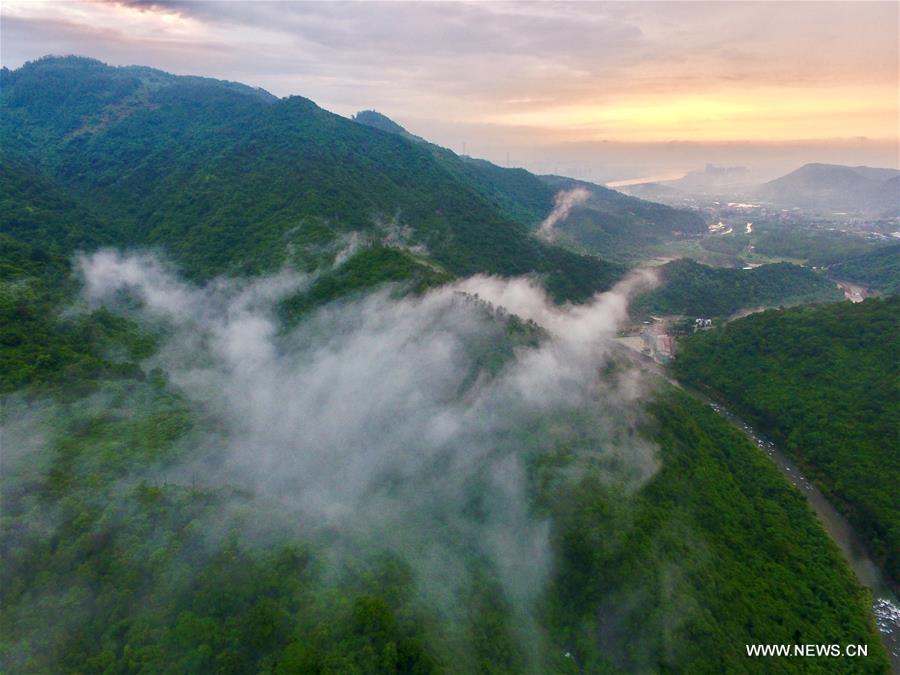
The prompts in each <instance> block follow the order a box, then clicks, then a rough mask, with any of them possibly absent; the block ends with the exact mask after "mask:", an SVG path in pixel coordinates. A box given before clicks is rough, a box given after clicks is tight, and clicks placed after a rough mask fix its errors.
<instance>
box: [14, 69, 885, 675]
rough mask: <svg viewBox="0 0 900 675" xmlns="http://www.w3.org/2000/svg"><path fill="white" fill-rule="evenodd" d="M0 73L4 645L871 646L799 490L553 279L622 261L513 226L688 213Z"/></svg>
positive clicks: (120, 89)
mask: <svg viewBox="0 0 900 675" xmlns="http://www.w3.org/2000/svg"><path fill="white" fill-rule="evenodd" d="M0 104H2V130H0V133H2V135H0V146H2V154H0V159H2V167H0V169H2V170H0V189H2V194H0V200H2V201H0V206H2V209H0V424H2V434H3V444H4V447H3V470H2V471H0V505H2V512H0V551H2V558H3V566H2V570H0V670H2V671H3V672H9V673H19V672H21V673H53V674H55V673H59V672H83V673H93V672H107V673H131V672H136V673H138V672H143V673H156V672H177V673H181V672H189V673H249V672H260V673H272V674H284V675H287V674H289V673H307V672H312V673H338V672H339V673H360V674H362V673H365V674H368V673H432V672H434V673H459V672H466V673H467V672H471V673H476V672H478V673H483V672H490V673H496V674H501V673H525V672H532V673H533V672H540V673H545V672H546V673H579V672H590V673H604V672H609V673H616V672H697V673H713V672H740V671H743V670H746V669H747V668H748V666H747V663H748V657H747V656H746V655H745V650H744V645H746V644H757V643H765V644H788V643H796V644H807V643H810V644H832V643H841V644H865V645H867V646H868V650H869V652H868V653H869V655H868V657H865V658H861V659H855V660H853V661H852V662H849V661H844V660H842V659H838V660H834V659H827V662H826V660H825V659H818V658H817V659H815V660H814V661H811V660H809V659H784V660H782V661H779V662H778V667H779V668H781V669H782V670H783V671H784V672H806V671H808V669H809V667H810V663H813V664H814V665H813V667H816V668H817V667H821V668H823V669H824V668H826V667H828V666H829V665H831V664H832V663H834V662H835V661H839V665H838V668H839V670H845V671H847V672H851V671H852V672H867V673H868V672H870V673H883V672H885V671H886V670H887V668H888V667H889V666H888V661H887V657H886V655H885V652H884V650H883V647H882V646H881V644H880V642H879V638H878V632H877V629H876V627H875V625H874V623H873V620H872V615H871V611H870V607H871V598H870V596H869V595H868V593H867V592H866V591H865V590H864V589H863V588H861V587H860V585H859V584H858V582H857V581H856V579H855V578H854V577H853V575H852V573H851V572H850V570H849V568H848V567H847V565H846V564H845V562H844V561H843V560H842V559H841V557H840V554H839V552H838V550H837V549H836V547H835V546H834V545H833V543H832V542H831V541H830V540H829V539H828V537H827V535H826V534H825V532H824V531H823V530H822V528H821V526H820V525H819V524H818V522H817V521H816V519H815V517H814V515H813V513H812V512H811V511H810V509H809V507H808V505H807V504H806V503H805V501H804V499H803V497H802V495H801V494H799V493H798V492H797V491H796V490H794V489H793V488H792V487H791V486H790V485H789V484H788V483H786V482H785V481H784V480H783V479H782V478H781V477H780V476H779V474H778V472H777V469H776V468H775V467H774V466H773V465H772V464H771V463H770V462H769V461H768V460H767V458H766V457H765V456H764V455H762V454H761V453H759V452H758V450H757V449H756V448H755V447H754V446H753V445H752V444H751V443H750V442H749V441H748V440H747V439H746V438H745V437H744V436H743V435H742V434H741V433H739V432H738V431H737V430H735V429H734V428H733V427H732V426H731V425H730V424H729V423H728V422H727V421H725V420H724V419H722V418H720V417H719V416H717V415H716V414H715V413H714V412H712V411H711V410H710V409H709V408H708V407H707V406H705V405H703V404H701V403H700V402H699V401H697V400H696V399H694V398H692V397H690V396H689V395H687V394H685V393H683V392H680V391H677V390H675V389H674V388H672V387H671V386H669V385H667V384H666V383H665V382H664V381H662V379H661V378H656V377H653V376H650V375H648V374H646V373H642V372H640V371H638V370H637V369H635V368H634V367H633V365H632V363H631V361H630V359H629V358H627V357H626V356H625V355H624V354H623V353H622V352H620V351H619V348H618V347H616V346H615V345H614V342H613V340H612V336H613V335H614V332H615V327H616V325H617V323H618V322H621V321H624V320H625V319H626V316H625V315H626V310H625V305H626V303H627V291H626V290H623V287H617V290H615V291H614V293H612V294H609V295H607V296H600V297H599V298H596V299H594V300H592V301H591V302H589V303H583V304H566V303H560V301H562V300H569V301H572V302H578V301H582V300H584V299H585V298H589V297H591V296H592V294H593V293H594V292H595V291H597V290H601V289H606V288H609V287H610V285H611V284H613V282H614V281H615V280H616V279H618V278H619V277H621V276H622V275H623V273H624V271H625V268H624V266H621V265H618V264H611V263H607V262H603V261H602V260H600V259H598V258H595V257H591V256H586V255H578V254H575V253H573V252H571V251H569V250H566V249H563V248H560V247H558V246H555V245H552V244H550V243H547V242H545V241H542V240H541V239H539V238H538V237H536V236H535V235H534V229H535V227H536V225H537V223H538V222H539V221H540V220H541V219H543V218H545V217H546V216H547V213H548V212H549V210H550V209H551V208H552V207H553V196H554V194H555V193H556V192H557V191H559V190H560V189H574V188H577V187H584V189H587V190H589V196H588V199H587V201H586V202H585V203H584V204H583V207H582V208H579V209H578V210H575V211H573V214H572V216H571V218H573V219H574V221H573V222H579V219H580V218H588V219H589V218H593V217H594V216H590V215H587V214H588V212H593V213H595V214H601V215H602V214H603V213H607V215H608V216H609V218H610V220H609V221H606V222H610V223H613V222H617V223H618V226H617V227H620V228H621V231H622V232H623V233H624V232H626V231H627V230H628V228H629V227H630V226H631V225H634V226H635V227H636V228H637V229H638V230H640V231H641V232H643V234H641V235H640V236H639V237H637V239H639V240H640V242H644V241H646V240H648V238H649V239H653V238H655V237H657V236H658V237H659V238H665V237H668V236H673V235H672V231H671V229H669V228H671V227H673V223H680V225H678V227H684V228H689V227H693V226H695V225H696V222H697V221H696V220H695V217H694V216H692V215H690V214H687V215H685V214H684V213H683V212H677V211H673V210H665V209H657V207H656V206H655V205H652V204H648V203H646V202H640V201H638V200H628V199H627V198H624V197H621V196H619V195H618V194H617V193H614V192H611V191H605V190H603V189H602V188H598V187H597V186H589V185H588V186H584V184H578V183H572V182H568V181H566V180H565V179H558V178H553V177H545V178H536V177H534V176H532V175H531V174H529V173H528V172H525V171H522V170H508V169H503V168H501V167H497V166H495V165H492V164H489V163H485V162H479V161H477V160H469V159H461V158H458V157H456V156H455V155H453V153H450V152H449V151H447V150H443V149H439V148H436V147H435V146H432V145H430V144H428V143H426V142H423V141H418V140H414V139H409V138H406V137H404V136H403V135H402V134H400V135H398V134H397V133H396V131H397V130H396V129H393V128H390V125H386V123H385V122H384V120H375V121H377V122H378V124H379V125H380V126H382V127H385V126H387V127H388V129H387V130H386V131H385V130H383V129H377V128H372V127H369V126H365V125H364V124H361V123H357V121H352V120H347V119H344V118H341V117H338V116H336V115H332V114H330V113H328V112H326V111H324V110H321V109H320V108H318V107H317V106H316V105H315V104H313V103H312V102H311V101H308V100H306V99H303V98H300V97H292V98H287V99H276V98H275V97H273V96H271V95H269V94H267V93H266V92H263V91H260V90H257V89H253V88H250V87H245V86H243V85H239V84H234V83H227V82H218V81H213V80H206V79H202V78H189V77H187V78H186V77H175V76H171V75H168V74H166V73H162V72H160V71H155V70H151V69H147V68H140V67H129V68H110V67H108V66H105V65H103V64H101V63H99V62H97V61H93V60H90V59H82V58H71V57H70V58H47V59H42V60H41V61H38V62H34V63H31V64H27V65H26V66H24V67H23V68H21V69H19V70H16V71H9V70H3V72H2V80H0ZM366 119H368V120H369V121H370V122H371V121H372V120H373V117H372V116H371V115H363V119H358V121H359V122H364V121H365V120H366ZM535 186H538V187H535ZM604 209H607V211H604ZM597 217H598V218H599V217H600V215H598V216H597ZM604 217H606V216H604ZM670 218H671V219H672V220H669V219H670ZM680 219H683V220H680ZM692 224H693V225H692ZM566 227H567V225H566V222H563V223H562V224H560V231H561V232H562V235H563V236H565V237H568V236H570V235H569V233H567V232H566ZM571 239H572V240H575V239H576V237H575V236H574V235H572V236H571ZM625 239H627V237H626V235H625V234H622V241H624V240H625ZM629 241H631V242H634V241H635V239H634V238H632V239H629ZM567 243H569V244H571V241H570V242H567ZM615 246H616V247H617V250H619V251H620V252H621V251H623V250H624V249H622V248H621V246H620V245H619V243H617V244H616V245H615ZM637 246H638V247H640V246H643V243H639V244H637ZM585 247H587V245H586V244H585ZM170 263H171V265H170ZM681 265H682V266H683V263H681ZM776 267H777V266H776ZM673 268H675V269H677V268H678V265H675V266H673ZM779 269H780V268H779ZM477 272H486V273H493V274H497V275H500V276H502V277H510V276H512V275H527V276H528V278H529V279H531V280H534V279H537V280H538V281H541V282H543V287H546V288H547V290H548V291H549V292H550V293H551V294H552V299H548V298H547V297H546V296H545V294H544V291H543V290H542V288H543V287H542V286H541V285H539V284H537V285H535V284H532V283H531V282H530V281H527V280H523V279H508V278H507V279H498V278H493V277H492V278H485V277H482V276H477V275H475V276H468V278H464V277H467V275H473V273H477ZM737 272H740V271H737ZM782 272H784V274H785V275H786V276H790V274H793V273H794V270H793V268H792V269H791V270H790V271H788V270H786V269H785V270H782ZM702 273H703V274H705V272H702ZM805 274H807V272H806V271H804V272H803V275H805ZM809 274H812V273H811V272H809ZM816 279H818V277H816ZM801 281H802V280H801ZM811 287H812V286H811ZM516 312H518V313H516ZM538 319H540V320H541V321H545V323H546V325H544V324H543V323H541V324H540V325H539V323H537V321H538ZM876 426H877V425H876ZM877 428H878V429H881V427H877ZM769 663H771V662H769ZM754 665H755V664H754Z"/></svg>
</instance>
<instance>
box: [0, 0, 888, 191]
mask: <svg viewBox="0 0 900 675" xmlns="http://www.w3.org/2000/svg"><path fill="white" fill-rule="evenodd" d="M898 11H900V6H898V4H896V3H889V2H888V3H856V2H853V3H847V2H831V3H777V4H773V3H765V4H763V5H760V4H753V3H741V2H735V3H692V2H691V3H687V2H663V3H571V4H570V3H552V4H551V3H465V4H462V3H429V4H418V3H417V4H412V3H328V4H325V3H288V2H279V3H265V2H263V3H246V2H227V3H217V2H203V3H197V2H185V1H183V0H126V1H122V2H108V1H104V0H82V1H80V2H67V3H59V2H41V1H28V2H24V1H19V0H8V1H7V2H5V3H4V6H3V12H2V28H3V37H4V39H3V42H2V51H0V61H2V64H3V65H4V66H5V67H9V68H12V69H15V68H17V67H19V66H21V65H22V64H23V63H24V62H26V61H29V60H34V59H36V58H39V57H41V56H43V55H46V54H60V55H66V54H78V55H83V56H89V57H93V58H97V59H99V60H101V61H104V62H106V63H110V64H112V65H146V66H151V67H155V68H160V69H162V70H166V71H168V72H172V73H175V74H182V75H185V74H192V75H203V76H209V77H216V78H220V79H228V80H235V81H239V82H243V83H246V84H249V85H251V86H259V87H262V88H264V89H266V90H268V91H271V92H272V93H273V94H275V95H278V96H286V95H292V94H297V95H301V96H305V97H308V98H310V99H312V100H313V101H315V102H316V103H317V104H319V105H320V106H322V107H323V108H326V109H328V110H331V111H333V112H336V113H338V114H341V115H345V116H350V115H352V114H353V113H355V112H357V111H359V110H363V109H375V110H378V111H379V112H382V113H384V114H385V115H387V116H389V117H391V118H392V119H394V120H395V121H397V122H398V123H400V124H401V125H403V126H404V127H406V128H407V129H408V130H409V131H411V132H412V133H414V134H417V135H421V136H423V137H425V138H426V139H428V140H430V141H432V142H435V143H437V144H439V145H443V146H445V147H448V148H450V149H452V150H454V151H455V152H457V153H460V154H468V155H471V156H473V157H481V158H485V159H489V160H491V161H494V162H496V163H498V164H501V165H508V166H522V167H524V168H526V169H529V170H531V171H534V172H536V173H559V174H563V175H570V176H575V177H578V178H582V179H586V180H593V181H597V182H607V181H611V180H622V179H630V178H637V177H642V176H657V175H677V174H678V173H679V172H684V171H688V170H692V169H700V168H702V167H703V166H704V165H705V164H707V163H713V164H718V165H729V166H747V167H750V168H752V169H754V170H755V174H754V175H755V176H756V177H757V178H759V179H767V178H771V177H775V176H776V175H779V174H783V173H786V172H788V171H790V170H793V169H795V168H797V167H799V166H801V165H802V164H805V163H808V162H826V163H837V164H850V165H869V166H885V167H892V168H900V149H898V148H900V146H898V137H900V132H898V119H900V117H898V116H900V106H898V93H900V89H898V82H900V73H898V35H897V31H896V26H897V23H898V18H900V16H898ZM825 45H827V48H824V47H823V46H825Z"/></svg>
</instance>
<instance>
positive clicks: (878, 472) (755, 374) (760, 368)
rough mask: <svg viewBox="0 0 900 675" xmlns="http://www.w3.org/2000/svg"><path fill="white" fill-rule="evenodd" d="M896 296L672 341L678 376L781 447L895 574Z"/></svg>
mask: <svg viewBox="0 0 900 675" xmlns="http://www.w3.org/2000/svg"><path fill="white" fill-rule="evenodd" d="M898 321H900V297H898V296H891V297H889V298H886V299H884V300H881V299H869V300H866V301H864V302H861V303H858V304H853V303H849V302H842V303H835V304H831V305H825V306H822V307H809V308H794V309H789V310H781V311H768V312H763V313H761V314H755V315H753V316H749V317H746V318H744V319H739V320H737V321H733V322H731V323H729V324H726V325H725V326H724V327H722V328H720V329H716V330H712V331H707V332H705V333H698V334H695V335H693V336H690V337H688V338H686V339H684V340H683V341H682V342H681V343H680V350H679V355H678V358H677V359H676V361H675V370H676V372H677V373H678V375H679V377H681V378H684V380H685V381H687V382H690V383H692V384H694V385H696V386H698V387H700V388H707V389H709V390H711V391H713V392H716V393H718V394H719V395H720V396H721V397H723V398H725V399H726V400H728V401H730V402H732V403H733V404H734V405H735V406H737V407H738V409H739V410H741V411H742V412H743V413H746V414H747V415H748V416H749V417H750V418H751V419H753V420H755V421H756V422H757V423H758V424H759V427H760V429H762V430H763V431H764V432H765V433H766V434H768V435H770V436H771V437H772V438H773V439H775V440H776V441H777V442H778V443H779V445H781V446H782V447H784V448H785V449H786V450H787V451H788V453H790V454H791V455H792V456H793V457H794V458H795V459H796V460H797V462H798V463H799V464H801V465H802V466H803V467H804V468H805V469H807V470H808V473H807V475H808V476H810V477H812V478H814V479H816V481H817V482H818V483H819V485H820V486H821V487H822V490H823V492H825V494H826V496H828V497H829V499H831V500H833V501H834V503H835V505H836V506H837V507H838V508H839V509H840V510H842V511H843V512H844V513H846V514H847V515H848V517H849V519H850V521H851V522H852V523H853V524H854V526H855V528H856V529H857V530H858V531H859V532H861V533H862V535H863V538H864V539H865V540H866V542H867V544H868V545H869V547H870V548H871V551H872V553H873V554H874V555H875V556H876V559H879V560H880V561H881V562H882V563H883V564H884V569H885V571H886V573H887V575H888V576H889V577H890V578H892V579H893V582H894V584H895V585H896V584H897V583H898V580H900V509H898V503H897V499H896V496H897V494H896V488H897V484H898V482H900V455H898V453H897V443H896V441H897V430H898V428H900V415H898V407H897V405H896V401H897V397H898V394H900V391H898V382H900V372H898V364H900V341H898V333H897V324H898Z"/></svg>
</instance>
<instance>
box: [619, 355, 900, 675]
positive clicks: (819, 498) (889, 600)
mask: <svg viewBox="0 0 900 675" xmlns="http://www.w3.org/2000/svg"><path fill="white" fill-rule="evenodd" d="M618 341H619V343H620V344H621V345H622V346H623V347H625V348H626V349H627V350H628V353H629V354H630V356H631V358H632V360H633V362H634V363H635V364H636V365H638V367H641V368H643V369H645V370H649V371H651V372H654V373H656V374H657V375H659V376H660V377H662V378H664V379H665V380H667V381H668V382H669V383H670V384H672V385H673V386H676V387H678V388H679V389H684V390H685V391H687V392H689V393H690V394H692V395H694V396H696V397H697V398H699V399H700V400H702V401H705V402H706V403H707V404H708V405H709V406H710V407H711V408H712V409H713V410H715V411H716V412H717V413H718V414H719V415H721V416H722V417H724V418H725V419H726V420H728V421H729V422H730V423H731V424H732V425H734V426H735V427H736V428H738V429H739V430H741V431H742V432H743V433H744V434H745V435H746V436H747V437H748V438H749V439H750V440H751V441H753V443H754V444H755V445H756V446H757V447H758V448H759V449H760V450H761V451H762V452H764V453H765V454H766V455H767V456H768V457H769V459H771V460H772V461H773V462H774V463H775V466H777V467H778V470H779V471H780V472H781V474H782V475H783V476H784V477H785V478H786V479H787V480H788V482H790V483H791V484H792V485H794V486H795V487H796V488H797V489H798V490H800V492H801V493H803V495H804V496H805V497H806V500H807V502H808V503H809V505H810V506H811V507H812V510H813V511H814V512H815V514H816V517H817V518H818V519H819V522H820V523H822V527H823V528H824V529H825V531H826V532H827V533H828V535H829V536H830V537H831V539H832V540H833V541H834V542H835V544H837V546H838V548H839V549H840V550H841V552H842V553H843V554H844V558H845V559H846V560H847V563H848V564H849V565H850V569H852V570H853V573H854V574H855V575H856V578H857V579H858V580H859V582H860V583H861V584H862V585H863V586H865V587H866V588H868V589H869V590H870V591H871V593H872V598H873V600H872V613H873V614H874V616H875V623H876V624H877V625H878V630H879V632H880V634H881V640H882V643H883V644H884V646H885V649H887V651H888V654H889V655H890V659H891V665H892V670H893V671H894V673H898V675H900V602H898V601H897V597H896V596H895V595H894V592H893V591H892V590H891V587H890V584H888V582H887V580H886V579H885V577H884V575H883V574H882V573H881V569H880V568H879V567H878V565H876V564H875V562H874V561H873V560H872V558H871V556H870V555H869V554H868V552H867V551H866V547H865V546H864V545H863V543H862V540H861V539H860V537H859V535H858V534H857V533H856V531H855V530H853V528H852V527H851V526H850V523H849V522H848V521H847V519H846V518H845V517H844V516H843V515H841V514H840V513H839V512H838V510H837V509H835V508H834V507H833V506H832V505H831V503H830V502H829V501H828V500H827V499H826V498H825V495H823V494H822V493H821V491H820V490H819V489H818V488H817V487H816V486H815V485H813V483H812V482H811V481H809V480H808V479H807V478H806V477H805V476H804V475H803V474H802V473H801V472H800V470H799V469H798V468H797V466H796V465H795V464H794V463H793V462H792V461H791V460H790V459H788V457H787V456H786V455H785V454H784V453H783V452H782V451H781V450H779V449H778V447H777V446H776V445H775V443H773V442H772V441H770V440H768V439H767V438H765V437H764V436H763V435H762V434H760V433H758V432H757V431H756V430H755V429H754V428H753V427H751V426H750V425H749V424H747V423H746V422H745V421H744V420H742V419H741V418H740V417H738V416H737V415H735V414H734V413H733V412H731V411H730V410H728V409H727V408H725V407H724V406H722V405H720V404H719V403H716V402H713V401H711V400H710V399H709V397H708V396H707V395H706V394H704V393H703V392H700V391H698V390H696V389H694V388H693V387H688V386H685V385H684V384H682V383H680V382H678V381H676V380H674V379H672V378H671V377H670V375H669V374H668V373H667V372H666V369H665V368H664V367H662V366H661V365H660V364H658V363H657V362H656V361H654V360H653V359H651V358H650V357H649V356H647V355H646V354H644V353H643V352H642V351H641V350H640V349H639V348H638V347H637V346H636V345H635V344H634V343H633V342H630V341H628V340H627V339H623V338H619V339H618Z"/></svg>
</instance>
